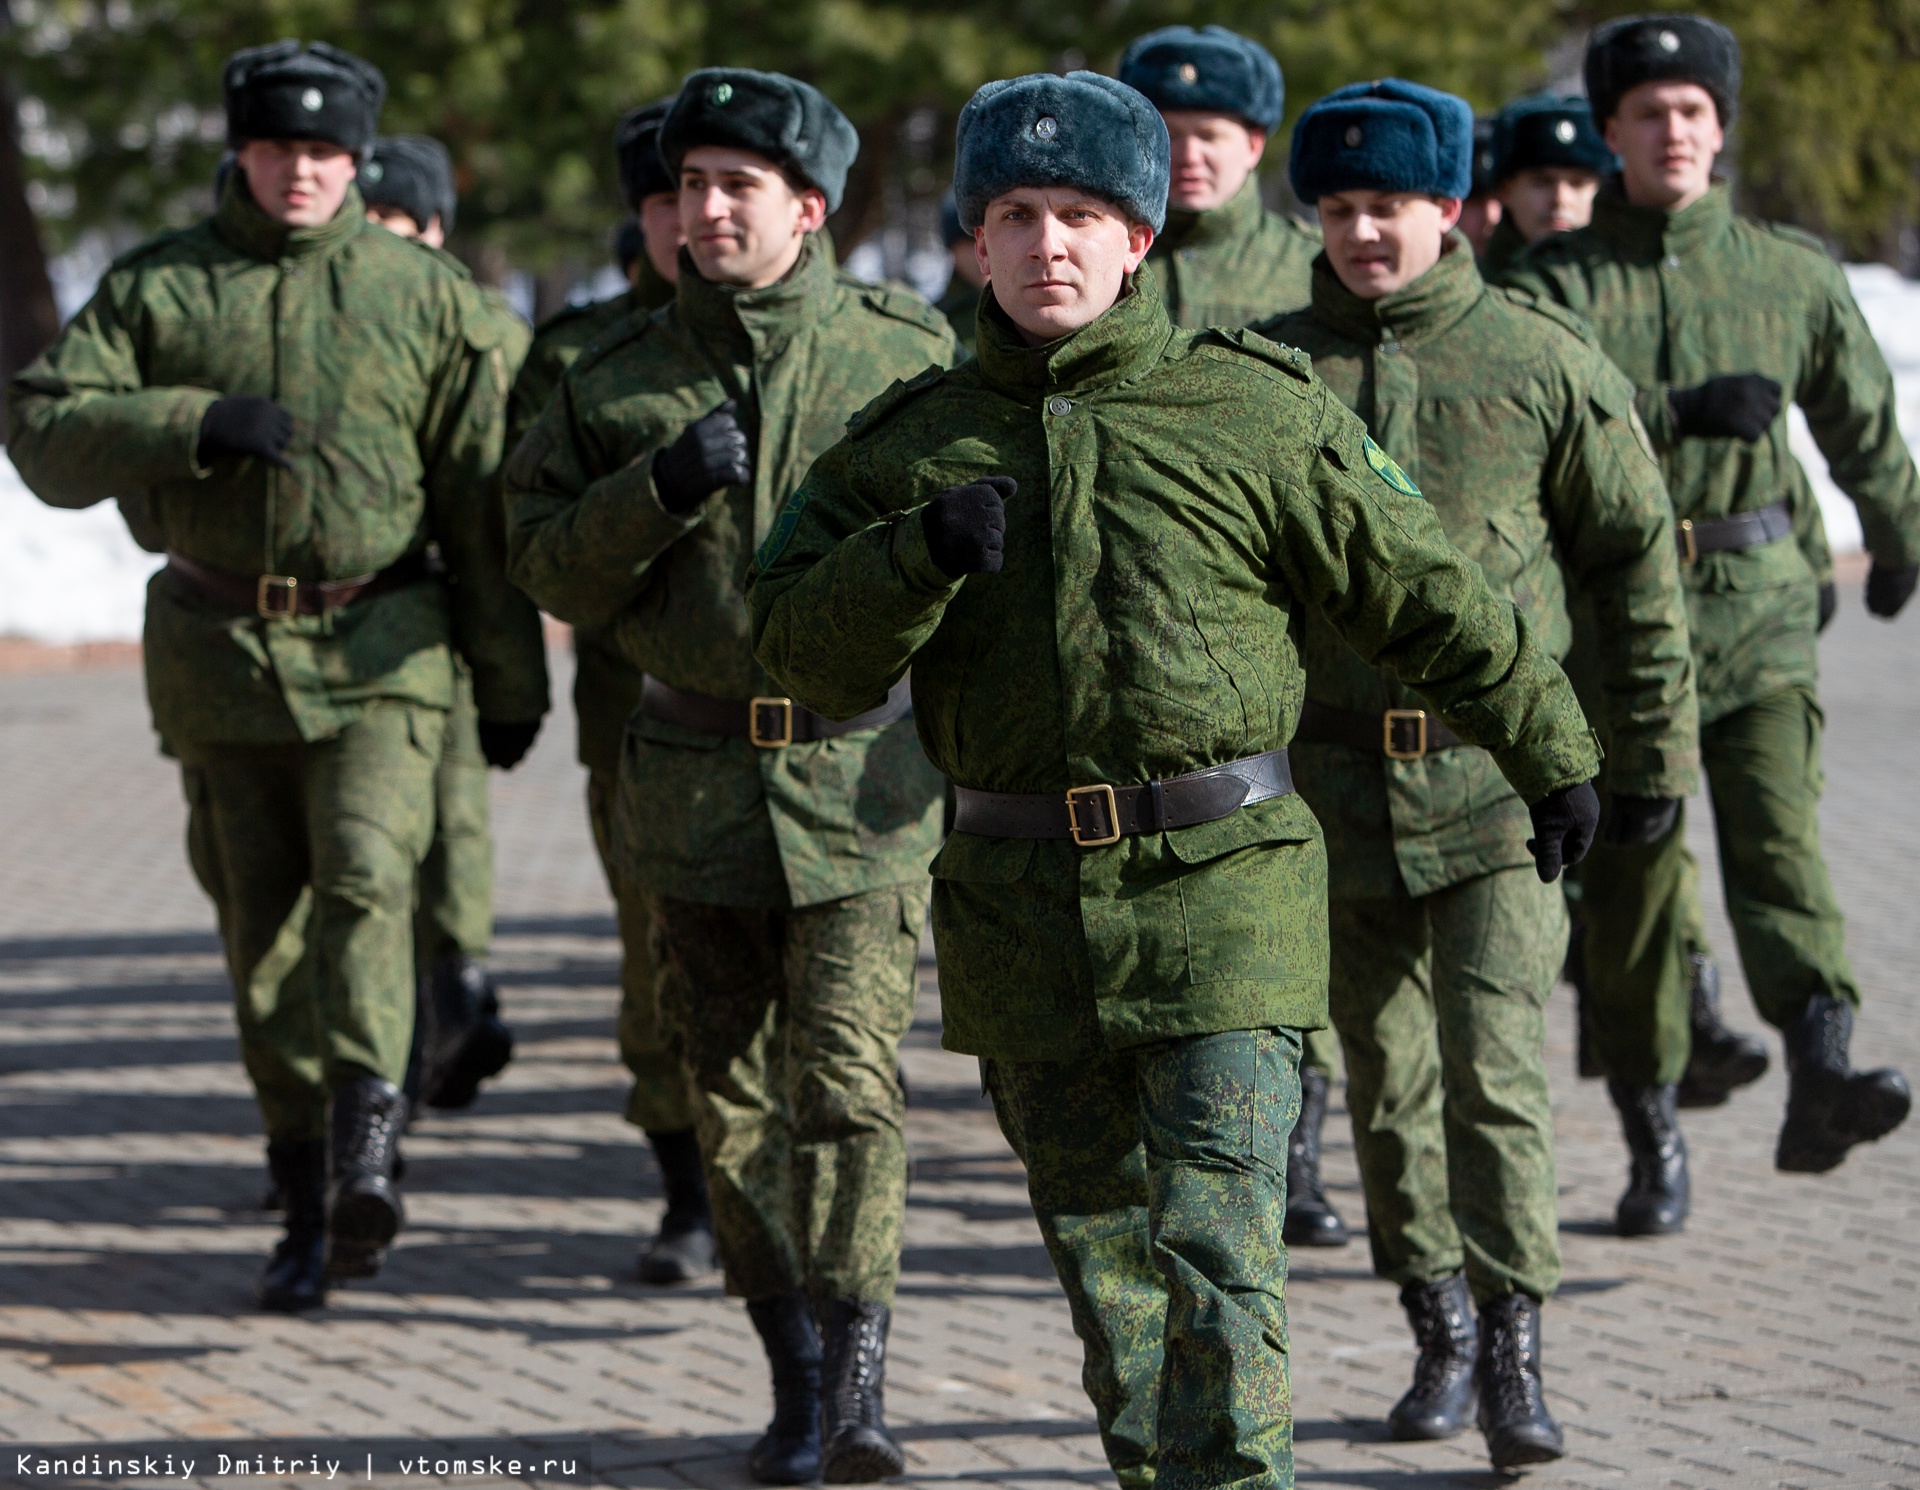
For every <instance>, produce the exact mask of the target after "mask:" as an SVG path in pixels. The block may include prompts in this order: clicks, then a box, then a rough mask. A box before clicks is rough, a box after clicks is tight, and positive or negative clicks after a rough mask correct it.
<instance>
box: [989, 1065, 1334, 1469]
mask: <svg viewBox="0 0 1920 1490" xmlns="http://www.w3.org/2000/svg"><path fill="white" fill-rule="evenodd" d="M1299 1061H1300V1036H1299V1033H1298V1031H1295V1030H1286V1029H1269V1030H1239V1031H1232V1032H1228V1033H1225V1034H1217V1035H1193V1036H1188V1037H1186V1038H1183V1039H1176V1040H1163V1041H1158V1042H1155V1043H1154V1044H1151V1045H1142V1046H1138V1047H1135V1048H1134V1049H1130V1050H1123V1051H1114V1052H1110V1053H1107V1054H1104V1055H1099V1056H1094V1057H1092V1058H1090V1059H1085V1060H1075V1061H1060V1062H1052V1061H1003V1060H992V1061H985V1062H982V1075H983V1077H984V1080H985V1082H986V1086H987V1089H988V1091H989V1092H990V1093H991V1094H992V1097H993V1107H994V1112H995V1115H996V1116H997V1117H998V1118H999V1120H1000V1129H1001V1131H1002V1132H1003V1133H1005V1134H1006V1136H1007V1141H1008V1142H1009V1143H1010V1144H1012V1145H1013V1148H1014V1152H1015V1153H1017V1154H1019V1155H1021V1156H1022V1157H1023V1159H1024V1160H1025V1162H1026V1166H1027V1191H1028V1194H1029V1195H1030V1196H1031V1197H1032V1199H1033V1210H1034V1215H1035V1216H1036V1217H1037V1218H1038V1220H1039V1222H1040V1234H1041V1236H1042V1237H1043V1238H1044V1239H1045V1241H1046V1245H1047V1252H1048V1255H1049V1256H1050V1257H1051V1258H1052V1259H1053V1267H1054V1271H1055V1272H1056V1273H1058V1274H1059V1277H1060V1284H1061V1286H1062V1287H1063V1288H1064V1289H1065V1290H1066V1295H1067V1305H1068V1308H1069V1309H1070V1310H1071V1311H1072V1314H1073V1327H1074V1332H1075V1333H1076V1334H1078V1335H1079V1337H1080V1341H1081V1344H1082V1345H1083V1346H1084V1347H1085V1351H1086V1357H1085V1363H1084V1365H1083V1367H1082V1369H1081V1380H1082V1382H1083V1383H1084V1384H1085V1386H1086V1390H1087V1396H1088V1397H1089V1398H1091V1399H1092V1402H1093V1409H1094V1415H1095V1416H1096V1418H1097V1419H1098V1420H1099V1424H1100V1438H1101V1442H1102V1443H1103V1444H1104V1445H1105V1447H1106V1452H1107V1462H1108V1463H1109V1464H1111V1465H1112V1466H1113V1472H1114V1474H1115V1475H1116V1476H1118V1478H1119V1480H1120V1483H1121V1485H1122V1486H1123V1487H1125V1490H1146V1487H1148V1486H1158V1487H1159V1490H1200V1487H1214V1486H1225V1485H1233V1486H1235V1487H1244V1490H1280V1487H1287V1486H1291V1485H1292V1484H1293V1390H1292V1382H1291V1378H1290V1376H1289V1374H1288V1365H1287V1306H1286V1279H1287V1249H1286V1245H1285V1243H1284V1242H1282V1241H1281V1239H1280V1228H1281V1223H1282V1221H1283V1220H1284V1218H1285V1216H1286V1209H1287V1139H1288V1136H1289V1135H1290V1134H1291V1133H1292V1132H1293V1125H1294V1121H1295V1120H1296V1119H1297V1118H1298V1117H1299V1115H1300V1075H1299Z"/></svg>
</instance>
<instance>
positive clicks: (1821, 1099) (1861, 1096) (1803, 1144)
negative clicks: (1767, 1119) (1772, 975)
mask: <svg viewBox="0 0 1920 1490" xmlns="http://www.w3.org/2000/svg"><path fill="white" fill-rule="evenodd" d="M1781 1033H1782V1034H1783V1035H1785V1036H1786V1043H1787V1120H1786V1122H1785V1123H1783V1124H1782V1125H1781V1128H1780V1145H1779V1147H1778V1148H1777V1149H1776V1150H1775V1151H1774V1155H1773V1166H1774V1168H1775V1169H1784V1170H1787V1171H1789V1172H1790V1173H1794V1174H1825V1173H1826V1172H1827V1171H1828V1170H1829V1169H1834V1168H1837V1167H1838V1166H1839V1164H1840V1162H1841V1161H1842V1160H1843V1159H1845V1158H1846V1157H1847V1150H1848V1149H1850V1148H1852V1147H1853V1146H1854V1145H1855V1144H1856V1143H1871V1142H1872V1141H1873V1140H1874V1139H1876V1138H1885V1137H1886V1136H1887V1134H1889V1133H1891V1132H1892V1131H1893V1130H1894V1129H1895V1128H1897V1127H1899V1126H1900V1125H1901V1124H1902V1123H1903V1122H1905V1121H1906V1120H1907V1112H1908V1110H1909V1109H1910V1108H1911V1107H1912V1106H1913V1092H1912V1091H1911V1090H1910V1089H1909V1088H1908V1086H1907V1078H1906V1077H1904V1076H1902V1075H1901V1074H1900V1073H1899V1072H1898V1071H1895V1070H1893V1069H1891V1068H1883V1069H1881V1070H1878V1071H1856V1070H1854V1069H1853V1067H1852V1066H1851V1065H1850V1064H1849V1062H1848V1057H1847V1044H1848V1042H1849V1040H1850V1039H1851V1038H1852V1036H1853V1008H1852V1006H1851V1005H1848V1004H1843V1003H1841V1002H1840V1000H1838V999H1836V998H1829V997H1827V995H1825V994H1824V993H1823V994H1817V995H1815V996H1814V997H1813V998H1811V999H1809V1000H1808V1001H1807V1007H1806V1009H1805V1010H1804V1011H1803V1012H1802V1013H1801V1015H1800V1017H1799V1018H1798V1019H1796V1020H1794V1021H1793V1023H1791V1024H1789V1025H1788V1026H1787V1027H1786V1029H1784V1030H1783V1031H1781Z"/></svg>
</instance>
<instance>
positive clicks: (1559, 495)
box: [1255, 234, 1699, 899]
mask: <svg viewBox="0 0 1920 1490" xmlns="http://www.w3.org/2000/svg"><path fill="white" fill-rule="evenodd" d="M1255 329H1256V330H1258V331H1260V332H1261V333H1262V334H1264V335H1266V336H1269V337H1271V338H1273V339H1274V340H1275V341H1279V342H1285V343H1288V344H1289V345H1292V346H1296V347H1299V348H1300V349H1301V350H1302V351H1305V352H1307V353H1308V354H1309V355H1310V356H1311V357H1312V358H1313V370H1314V371H1315V372H1316V373H1318V374H1319V375H1320V377H1321V378H1322V379H1324V380H1325V381H1326V384H1327V386H1328V387H1329V388H1331V389H1332V390H1333V392H1334V393H1335V395H1336V396H1338V398H1339V399H1340V401H1341V402H1342V403H1344V404H1345V405H1346V406H1347V407H1348V408H1350V409H1352V410H1353V411H1354V412H1355V413H1356V414H1358V415H1359V416H1360V417H1361V418H1362V419H1363V420H1365V421H1366V425H1367V430H1368V432H1369V433H1370V434H1371V435H1372V436H1373V438H1374V439H1375V440H1376V441H1378V442H1379V444H1380V445H1381V446H1382V448H1384V449H1385V450H1386V452H1387V454H1388V455H1389V456H1391V457H1392V458H1393V460H1394V462H1395V463H1396V464H1397V465H1398V466H1399V467H1400V468H1401V470H1403V471H1404V472H1405V473H1406V474H1407V476H1408V477H1409V478H1410V479H1411V480H1412V481H1414V482H1417V483H1418V484H1419V488H1420V491H1421V493H1422V495H1424V496H1425V497H1426V499H1427V501H1428V502H1430V503H1431V504H1432V505H1433V509H1434V511H1435V512H1436V513H1437V514H1438V516H1439V518H1440V523H1441V526H1443V527H1444V528H1445V529H1446V532H1447V537H1448V538H1450V539H1452V540H1453V543H1454V546H1455V547H1456V548H1458V549H1459V550H1460V551H1461V552H1462V553H1464V554H1466V555H1467V556H1468V557H1469V558H1471V559H1473V560H1474V561H1475V562H1476V563H1477V564H1479V566H1480V571H1481V573H1482V574H1484V575H1485V576H1486V579H1487V583H1488V584H1489V585H1491V586H1492V587H1493V591H1494V593H1495V594H1497V595H1499V596H1501V597H1502V598H1504V599H1507V600H1510V601H1512V602H1513V605H1514V608H1515V609H1516V610H1517V611H1518V612H1519V613H1520V615H1521V616H1522V617H1524V618H1525V620H1526V623H1527V626H1528V629H1529V630H1530V631H1531V633H1532V635H1533V636H1534V638H1535V639H1536V640H1537V641H1538V642H1539V644H1540V646H1541V647H1542V649H1543V650H1545V651H1547V652H1548V653H1550V654H1551V655H1553V656H1555V657H1564V656H1565V655H1566V653H1567V650H1568V648H1569V646H1570V644H1571V640H1572V633H1571V623H1570V618H1569V615H1568V595H1567V590H1568V584H1567V581H1571V582H1572V583H1574V584H1576V585H1578V586H1579V587H1580V588H1581V589H1582V590H1583V591H1584V592H1585V593H1586V594H1587V595H1588V596H1590V597H1591V600H1592V603H1593V605H1594V608H1595V615H1596V618H1597V621H1598V646H1597V662H1598V673H1599V682H1600V689H1599V699H1598V701H1597V702H1598V706H1599V710H1600V713H1599V717H1598V722H1600V723H1601V724H1602V729H1603V734H1604V736H1605V738H1606V740H1607V752H1608V762H1607V764H1608V770H1609V784H1610V786H1611V787H1612V789H1613V790H1615V791H1619V792H1623V793H1626V794H1629V795H1634V796H1644V797H1686V796H1690V795H1692V793H1693V791H1694V788H1695V787H1696V786H1697V784H1698V766H1699V741H1698V731H1697V727H1696V723H1695V717H1694V698H1693V670H1692V667H1691V664H1690V662H1689V659H1688V651H1687V618H1686V603H1685V601H1684V600H1683V599H1682V597H1681V592H1680V575H1679V566H1678V561H1677V559H1676V557H1675V552H1674V542H1673V511H1672V508H1671V507H1670V506H1669V505H1668V502H1667V493H1666V488H1665V487H1664V486H1662V485H1661V482H1660V469H1659V467H1658V466H1657V465H1656V464H1655V463H1654V460H1653V455H1652V452H1651V451H1650V450H1649V449H1648V448H1647V447H1646V445H1645V443H1644V436H1643V435H1642V434H1641V432H1640V431H1639V429H1638V428H1637V422H1636V420H1635V417H1634V413H1633V385H1632V384H1631V383H1629V382H1628V381H1627V380H1626V378H1625V377H1624V376H1622V375H1621V373H1620V371H1619V369H1618V368H1616V367H1614V365H1613V364H1612V363H1611V362H1609V361H1607V359H1606V358H1605V357H1604V356H1602V355H1601V353H1600V352H1599V351H1597V350H1596V349H1595V348H1594V347H1592V346H1591V345H1590V344H1589V343H1588V342H1586V341H1584V340H1583V339H1582V338H1583V336H1584V335H1585V334H1586V333H1585V327H1583V326H1581V325H1580V323H1579V322H1577V321H1576V320H1575V319H1574V318H1573V317H1572V316H1570V315H1568V314H1567V313H1566V312H1565V311H1563V310H1560V309H1559V308H1558V307H1557V306H1556V307H1551V308H1546V309H1536V308H1535V302H1534V301H1533V297H1532V296H1529V295H1524V294H1522V293H1520V292H1517V291H1514V292H1509V291H1504V290H1490V289H1488V288H1487V286H1486V284H1485V283H1484V282H1483V281H1482V280H1481V278H1480V274H1479V271H1478V270H1477V269H1475V267H1474V262H1473V254H1472V252H1471V250H1470V249H1469V248H1468V245H1467V242H1466V240H1465V239H1464V238H1461V237H1460V236H1458V235H1457V234H1456V235H1453V236H1452V237H1450V238H1449V239H1448V240H1447V246H1446V251H1445V252H1444V253H1443V254H1442V255H1441V258H1440V262H1439V263H1438V264H1437V265H1435V266H1434V267H1433V268H1432V269H1431V270H1429V271H1428V272H1427V273H1426V274H1424V275H1422V276H1421V277H1420V278H1419V279H1417V280H1415V281H1414V282H1413V283H1412V284H1410V285H1408V286H1407V287H1406V288H1405V289H1403V290H1398V291H1396V292H1394V293H1393V294H1391V295H1386V296H1382V297H1381V298H1380V299H1377V300H1363V299H1361V298H1360V297H1358V296H1357V295H1354V294H1353V293H1352V292H1351V291H1349V290H1348V289H1347V288H1346V287H1345V286H1344V285H1342V284H1341V283H1340V280H1339V278H1338V277H1337V276H1336V275H1335V274H1334V272H1333V269H1332V267H1331V266H1330V265H1329V264H1328V263H1327V260H1326V257H1325V256H1324V255H1322V256H1321V258H1320V259H1319V260H1318V261H1317V262H1316V263H1315V264H1314V269H1313V304H1312V306H1311V308H1310V309H1308V310H1303V311H1296V312H1294V313H1293V314H1292V315H1288V316H1281V317H1279V318H1277V319H1275V320H1272V321H1267V322H1264V323H1262V324H1261V325H1260V326H1258V327H1256V328H1255ZM1563 570H1564V571H1565V574H1566V580H1563V578H1562V571H1563ZM1301 653H1302V656H1303V657H1304V658H1305V661H1306V667H1307V697H1308V698H1309V699H1312V700H1314V701H1315V702H1317V703H1322V704H1327V705H1330V706H1332V707H1334V708H1339V709H1347V710H1353V711H1356V712H1361V713H1366V714H1370V715H1375V716H1378V715H1379V714H1380V713H1381V712H1382V711H1383V710H1386V709H1399V708H1409V707H1410V708H1420V707H1422V706H1423V705H1422V703H1421V701H1420V700H1419V699H1418V698H1415V697H1412V696H1411V695H1410V694H1409V693H1408V692H1407V691H1406V690H1405V689H1404V688H1402V687H1401V685H1400V684H1398V683H1396V682H1395V681H1394V679H1393V678H1392V676H1391V675H1389V674H1387V673H1384V672H1381V671H1378V670H1376V669H1374V668H1372V667H1369V666H1368V665H1367V664H1366V663H1365V662H1363V661H1362V660H1361V659H1360V657H1359V656H1358V654H1357V653H1355V652H1354V650H1353V649H1352V648H1351V647H1349V646H1348V645H1347V644H1346V643H1345V642H1343V641H1342V640H1341V639H1340V637H1339V636H1338V635H1337V634H1336V633H1335V631H1334V629H1333V628H1332V626H1330V625H1329V624H1328V623H1327V621H1326V620H1325V619H1324V618H1322V617H1318V616H1316V617H1312V618H1310V619H1309V620H1308V622H1307V628H1306V635H1305V639H1304V641H1303V643H1302V646H1301ZM1294 776H1295V779H1296V780H1297V781H1298V782H1299V785H1300V790H1301V791H1302V793H1304V794H1305V796H1306V798H1307V800H1308V802H1310V803H1311V804H1312V806H1313V810H1314V813H1315V815H1316V816H1318V817H1319V819H1320V823H1321V826H1322V827H1323V828H1324V829H1325V830H1326V834H1327V858H1328V865H1329V876H1330V878H1329V889H1330V893H1331V894H1332V895H1333V897H1334V898H1335V899H1350V898H1379V897H1386V896H1396V895H1405V894H1414V895H1426V894H1430V893H1432V892H1433V891H1435V890H1438V889H1441V888H1443V887H1445V886H1447V885H1450V884H1455V883H1457V882H1459V881H1461V880H1466V879H1472V878H1475V877H1476V876H1478V875H1482V874H1488V873H1491V872H1492V871H1494V870H1497V869H1507V868H1512V867H1514V866H1518V865H1525V864H1529V863H1531V862H1532V856H1531V855H1529V854H1528V852H1527V839H1529V838H1530V837H1532V836H1533V828H1532V823H1531V822H1530V820H1529V819H1528V816H1527V809H1526V806H1525V804H1524V803H1522V802H1521V800H1520V799H1519V797H1518V796H1516V795H1515V794H1514V791H1513V788H1512V787H1510V786H1508V785H1507V782H1506V779H1505V778H1504V777H1502V776H1501V774H1500V772H1499V770H1498V769H1497V768H1496V767H1495V765H1494V763H1493V758H1492V757H1491V756H1490V755H1488V754H1487V753H1486V752H1485V751H1484V750H1475V749H1473V748H1471V747H1467V746H1462V747H1459V748H1457V749H1453V750H1441V751H1435V752H1433V753H1431V754H1429V755H1427V756H1425V757H1423V758H1421V759H1419V760H1388V759H1386V758H1385V757H1384V756H1382V755H1381V754H1380V752H1379V751H1378V750H1374V751H1370V752H1362V751H1359V750H1355V749H1352V748H1349V747H1347V746H1344V745H1328V744H1313V745H1304V744H1303V745H1297V746H1295V748H1294Z"/></svg>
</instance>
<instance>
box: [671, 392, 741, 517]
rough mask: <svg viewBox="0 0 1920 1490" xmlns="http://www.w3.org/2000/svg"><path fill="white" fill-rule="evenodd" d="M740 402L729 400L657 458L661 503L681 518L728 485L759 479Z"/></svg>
mask: <svg viewBox="0 0 1920 1490" xmlns="http://www.w3.org/2000/svg"><path fill="white" fill-rule="evenodd" d="M737 407H738V405H737V404H735V403H734V401H733V400H732V399H727V400H726V401H725V402H724V403H722V404H721V405H720V406H719V407H718V408H716V409H715V410H714V411H713V412H712V413H711V414H703V415H701V416H700V418H698V419H696V420H694V421H693V423H691V424H689V425H688V426H687V427H686V428H685V429H684V430H682V431H681V432H680V438H679V439H677V440H675V441H674V442H673V443H672V444H671V445H669V446H667V448H666V449H665V450H662V451H661V452H660V453H659V454H658V455H656V456H655V457H654V458H653V489H654V490H655V491H657V492H659V493H660V505H661V506H662V507H664V508H666V509H667V511H669V512H671V513H672V514H673V515H674V516H675V517H685V516H686V515H687V514H688V513H689V512H691V511H693V509H694V508H696V507H698V506H699V505H700V504H701V503H702V502H704V501H706V499H707V498H708V497H710V496H712V495H713V494H714V493H715V492H717V491H719V490H720V488H721V487H723V486H745V485H746V484H747V483H748V482H749V481H751V480H753V455H752V452H750V451H749V450H748V449H747V434H746V431H745V430H743V429H741V428H740V421H739V420H738V419H736V418H734V417H733V411H734V410H735V408H737Z"/></svg>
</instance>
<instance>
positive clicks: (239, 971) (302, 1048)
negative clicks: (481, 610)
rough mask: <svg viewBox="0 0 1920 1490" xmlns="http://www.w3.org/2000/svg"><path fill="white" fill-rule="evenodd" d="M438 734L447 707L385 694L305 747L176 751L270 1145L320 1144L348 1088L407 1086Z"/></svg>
mask: <svg viewBox="0 0 1920 1490" xmlns="http://www.w3.org/2000/svg"><path fill="white" fill-rule="evenodd" d="M445 734H446V714H445V712H444V711H443V710H440V709H430V708H425V707H422V706H421V705H418V704H410V703H403V702H401V701H399V700H395V699H376V700H374V701H373V702H372V703H370V704H368V705H367V709H366V712H365V713H364V714H362V715H361V717H360V718H359V719H358V720H357V721H355V722H354V723H353V724H350V725H348V726H347V727H346V728H345V729H344V730H342V731H341V732H340V733H339V734H338V735H336V736H334V737H333V738H332V739H330V740H323V741H319V742H317V743H315V744H311V745H308V744H290V745H220V744H203V743H193V742H180V741H175V742H173V744H174V748H175V752H176V753H177V754H178V756H179V758H180V766H181V777H182V784H183V786H184V788H185V791H186V797H187V808H188V816H187V853H188V857H189V859H190V860H191V861H192V863H193V870H194V874H195V876H196V877H197V878H198V879H199V881H200V884H201V887H202V888H203V889H205V890H206V892H207V894H208V895H209V896H211V897H212V899H213V903H214V907H215V909H216V910H217V911H218V913H219V918H220V935H221V940H222V941H223V943H224V944H225V947H226V954H227V970H228V974H229V976H230V977H231V978H232V980H233V989H234V1004H235V1010H236V1012H237V1014H238V1017H239V1022H240V1051H241V1056H242V1059H243V1060H244V1061H245V1063H246V1068H247V1075H248V1076H249V1077H250V1078H251V1079H252V1082H253V1089H254V1093H255V1095H256V1096H257V1097H258V1099H259V1102H260V1111H261V1116H262V1118H263V1119H264V1121H265V1123H266V1129H267V1136H268V1137H269V1138H320V1137H323V1136H324V1135H325V1132H326V1109H327V1095H328V1093H329V1091H330V1090H331V1089H332V1088H333V1087H334V1086H336V1085H338V1084H339V1083H341V1082H343V1081H348V1080H353V1079H356V1078H358V1077H360V1076H363V1075H368V1074H371V1075H374V1076H380V1077H384V1078H385V1079H386V1080H388V1081H391V1082H393V1083H394V1084H395V1085H396V1086H397V1085H399V1084H400V1083H401V1082H402V1081H403V1080H404V1079H405V1077H406V1071H407V1050H408V1046H409V1045H410V1044H411V1042H412V1040H413V1003H414V958H413V903H414V885H415V878H416V876H417V874H418V871H419V867H420V861H421V859H422V858H424V857H425V855H426V852H427V847H428V844H429V843H430V842H431V841H432V837H433V821H434V776H435V773H436V772H437V770H438V768H439V765H440V759H441V753H442V749H443V747H444V745H445Z"/></svg>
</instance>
